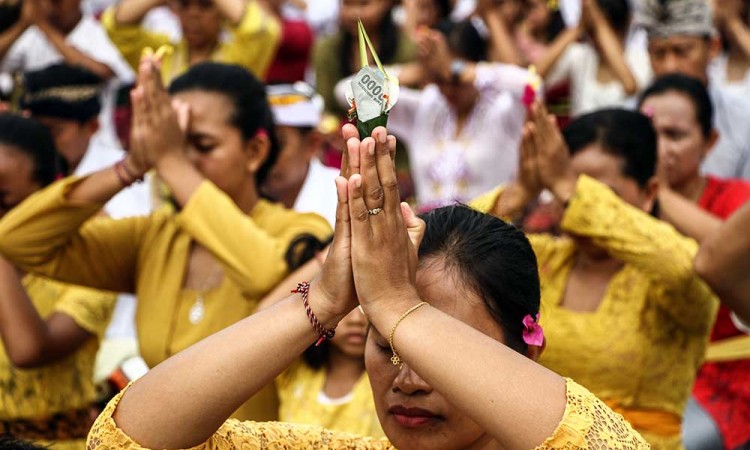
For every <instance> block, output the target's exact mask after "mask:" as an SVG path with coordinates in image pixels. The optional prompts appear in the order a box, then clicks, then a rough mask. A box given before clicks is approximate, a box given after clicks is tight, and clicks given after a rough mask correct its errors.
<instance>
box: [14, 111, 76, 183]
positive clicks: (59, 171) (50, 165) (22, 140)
mask: <svg viewBox="0 0 750 450" xmlns="http://www.w3.org/2000/svg"><path fill="white" fill-rule="evenodd" d="M0 144H5V145H8V146H12V147H15V148H16V149H18V150H19V151H21V152H22V153H24V154H26V155H27V156H29V157H30V158H31V160H32V161H33V162H34V173H33V177H34V181H36V182H37V183H39V184H40V185H41V186H42V187H44V186H47V185H48V184H51V183H52V182H53V181H55V179H56V178H57V177H58V176H61V175H65V174H66V173H67V171H68V166H67V163H66V162H65V160H64V159H63V158H62V157H61V156H60V154H59V153H58V152H57V150H56V149H55V141H54V140H53V139H52V135H51V134H50V132H49V130H48V129H47V127H45V126H44V125H42V124H41V123H39V122H37V121H36V120H34V119H30V118H27V117H22V116H19V115H16V114H12V113H0Z"/></svg>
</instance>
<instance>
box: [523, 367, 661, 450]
mask: <svg viewBox="0 0 750 450" xmlns="http://www.w3.org/2000/svg"><path fill="white" fill-rule="evenodd" d="M567 396H568V402H567V405H566V406H565V413H564V414H563V419H562V421H561V422H560V425H558V427H557V429H556V430H555V433H554V434H553V435H552V436H550V437H549V438H547V440H546V441H544V442H543V443H542V445H540V446H539V447H537V448H536V450H574V449H576V450H604V449H607V450H634V449H649V448H651V447H650V446H649V445H648V443H646V441H645V440H644V439H643V438H642V437H641V435H639V434H638V433H637V432H636V431H635V430H633V428H632V427H631V426H630V424H629V423H628V422H626V421H625V419H624V418H623V417H622V416H621V415H619V414H617V413H615V412H613V411H612V410H611V409H609V407H608V406H607V405H605V404H604V403H603V402H602V401H601V400H599V399H598V398H596V397H595V396H594V394H592V393H591V392H589V391H588V390H586V389H585V388H584V387H582V386H580V385H579V384H577V383H576V382H574V381H573V380H571V379H568V380H567Z"/></svg>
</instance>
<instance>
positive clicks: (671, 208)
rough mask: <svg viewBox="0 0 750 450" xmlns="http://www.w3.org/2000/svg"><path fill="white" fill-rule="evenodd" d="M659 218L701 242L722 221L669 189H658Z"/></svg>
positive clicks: (715, 229)
mask: <svg viewBox="0 0 750 450" xmlns="http://www.w3.org/2000/svg"><path fill="white" fill-rule="evenodd" d="M658 198H659V218H660V219H662V220H664V221H666V222H669V223H671V224H672V225H673V226H674V227H675V228H677V231H679V232H680V233H682V234H683V235H685V236H687V237H691V238H693V239H695V240H696V241H698V243H702V242H703V241H704V240H705V239H706V238H707V237H709V236H711V235H713V234H714V233H716V232H717V231H718V230H719V228H720V227H721V224H722V221H721V219H719V218H718V217H716V216H713V215H711V214H710V213H708V212H706V211H704V210H702V209H701V208H700V207H699V206H698V205H696V204H695V203H693V202H691V201H690V200H688V199H686V198H684V197H682V196H681V195H680V194H678V193H676V192H674V191H672V190H671V189H663V188H662V189H660V190H659V197H658Z"/></svg>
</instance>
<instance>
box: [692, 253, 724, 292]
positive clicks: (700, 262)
mask: <svg viewBox="0 0 750 450" xmlns="http://www.w3.org/2000/svg"><path fill="white" fill-rule="evenodd" d="M712 259H713V258H712V257H711V249H710V248H709V247H708V246H706V245H703V246H701V248H700V250H698V254H697V255H695V259H694V260H693V269H694V270H695V273H696V274H697V275H698V276H699V277H701V278H702V279H703V281H705V282H706V283H707V284H708V285H709V286H711V288H712V289H714V290H716V289H717V287H720V286H721V277H720V276H719V272H720V271H717V270H716V264H714V263H713V261H712Z"/></svg>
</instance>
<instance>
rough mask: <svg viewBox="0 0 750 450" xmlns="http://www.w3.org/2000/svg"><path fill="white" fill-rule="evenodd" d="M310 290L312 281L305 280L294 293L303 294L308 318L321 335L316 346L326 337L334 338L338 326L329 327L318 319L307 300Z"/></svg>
mask: <svg viewBox="0 0 750 450" xmlns="http://www.w3.org/2000/svg"><path fill="white" fill-rule="evenodd" d="M309 292H310V283H308V282H307V281H303V282H302V283H299V284H297V289H295V290H293V291H292V294H302V304H303V305H305V311H306V312H307V318H308V319H310V323H311V324H312V326H313V328H314V329H315V331H317V332H318V335H320V338H319V339H318V341H317V342H315V346H316V347H318V346H319V345H320V344H321V343H322V342H323V341H325V340H326V339H333V336H334V335H335V334H336V327H333V328H330V329H327V328H325V327H324V326H323V325H322V324H321V323H320V322H319V321H318V318H317V317H316V316H315V313H314V312H313V310H312V308H310V302H308V301H307V295H308V293H309Z"/></svg>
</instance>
